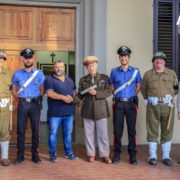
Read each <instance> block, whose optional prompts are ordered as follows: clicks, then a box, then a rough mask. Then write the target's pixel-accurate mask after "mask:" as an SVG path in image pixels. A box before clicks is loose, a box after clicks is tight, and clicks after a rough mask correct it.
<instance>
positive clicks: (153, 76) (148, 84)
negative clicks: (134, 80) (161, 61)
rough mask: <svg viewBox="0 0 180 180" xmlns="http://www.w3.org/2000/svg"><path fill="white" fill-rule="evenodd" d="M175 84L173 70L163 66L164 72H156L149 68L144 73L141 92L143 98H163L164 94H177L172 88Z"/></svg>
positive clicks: (175, 76) (176, 81) (175, 78)
mask: <svg viewBox="0 0 180 180" xmlns="http://www.w3.org/2000/svg"><path fill="white" fill-rule="evenodd" d="M177 84H178V79H177V75H176V73H175V72H174V71H173V70H171V69H169V68H165V69H164V72H162V73H158V72H156V71H155V70H154V69H151V70H149V71H147V72H145V74H144V77H143V80H142V83H141V93H142V95H143V97H144V98H145V99H147V98H148V97H159V98H163V97H164V96H165V95H166V94H171V95H172V96H174V95H175V94H177V91H176V90H175V88H174V87H175V86H177Z"/></svg>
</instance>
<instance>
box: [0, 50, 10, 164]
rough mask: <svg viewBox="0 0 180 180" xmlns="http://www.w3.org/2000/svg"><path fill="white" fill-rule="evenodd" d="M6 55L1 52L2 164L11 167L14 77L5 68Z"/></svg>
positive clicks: (0, 133) (0, 121)
mask: <svg viewBox="0 0 180 180" xmlns="http://www.w3.org/2000/svg"><path fill="white" fill-rule="evenodd" d="M5 60H6V54H5V52H4V51H2V50H0V147H1V163H2V165H4V166H8V165H9V159H8V152H9V140H10V139H11V136H10V104H11V98H10V96H11V90H10V89H11V88H10V87H11V81H12V77H11V74H10V72H9V71H8V70H6V69H4V68H3V63H4V61H5Z"/></svg>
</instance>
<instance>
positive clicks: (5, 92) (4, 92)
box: [0, 69, 12, 98]
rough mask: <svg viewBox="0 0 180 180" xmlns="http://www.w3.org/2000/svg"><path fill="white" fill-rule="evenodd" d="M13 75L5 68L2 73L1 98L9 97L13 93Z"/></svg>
mask: <svg viewBox="0 0 180 180" xmlns="http://www.w3.org/2000/svg"><path fill="white" fill-rule="evenodd" d="M11 85H12V75H11V73H10V72H9V71H8V70H6V69H3V71H2V72H1V73H0V98H9V97H10V93H11Z"/></svg>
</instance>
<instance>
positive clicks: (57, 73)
mask: <svg viewBox="0 0 180 180" xmlns="http://www.w3.org/2000/svg"><path fill="white" fill-rule="evenodd" d="M55 74H56V76H58V77H59V76H63V75H64V74H65V73H64V72H62V71H57V72H55Z"/></svg>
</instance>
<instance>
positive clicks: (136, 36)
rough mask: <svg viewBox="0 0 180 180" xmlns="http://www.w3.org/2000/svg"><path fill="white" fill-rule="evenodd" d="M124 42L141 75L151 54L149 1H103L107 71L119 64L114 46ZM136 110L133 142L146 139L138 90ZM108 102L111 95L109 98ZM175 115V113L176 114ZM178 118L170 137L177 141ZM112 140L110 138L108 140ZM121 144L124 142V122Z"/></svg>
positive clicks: (148, 64)
mask: <svg viewBox="0 0 180 180" xmlns="http://www.w3.org/2000/svg"><path fill="white" fill-rule="evenodd" d="M121 45H127V46H128V47H130V48H131V50H132V55H131V59H130V65H132V66H135V67H138V68H139V69H140V72H141V76H142V77H143V75H144V72H145V71H147V70H148V69H150V68H151V67H152V63H151V59H152V54H153V0H108V4H107V72H108V74H110V72H111V69H112V68H114V67H117V66H119V58H118V55H117V53H116V52H117V49H118V48H119V47H120V46H121ZM138 96H139V110H138V116H137V144H145V143H147V141H146V109H145V107H144V104H143V103H144V101H143V98H142V95H141V93H139V95H138ZM109 102H112V101H111V98H110V99H109ZM176 114H177V113H176ZM109 127H110V128H109V135H110V137H111V138H110V139H111V140H112V132H113V127H112V116H111V119H110V120H109ZM179 129H180V121H179V122H178V120H177V118H175V127H174V137H173V140H172V142H173V143H178V142H179V141H180V138H178V130H179ZM111 143H112V141H111ZM122 143H123V144H124V145H125V144H127V143H128V139H127V129H126V125H125V129H124V135H123V139H122Z"/></svg>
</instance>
